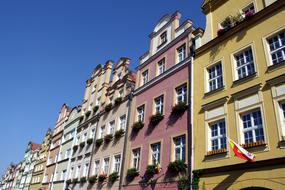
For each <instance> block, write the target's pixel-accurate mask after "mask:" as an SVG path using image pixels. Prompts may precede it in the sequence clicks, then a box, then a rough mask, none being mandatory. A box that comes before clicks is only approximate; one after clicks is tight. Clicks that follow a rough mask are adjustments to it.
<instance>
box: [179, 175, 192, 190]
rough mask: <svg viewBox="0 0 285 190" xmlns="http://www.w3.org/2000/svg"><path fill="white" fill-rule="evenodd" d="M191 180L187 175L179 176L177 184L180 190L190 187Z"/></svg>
mask: <svg viewBox="0 0 285 190" xmlns="http://www.w3.org/2000/svg"><path fill="white" fill-rule="evenodd" d="M189 185H190V184H189V180H188V178H187V176H182V177H179V179H178V182H177V186H178V189H179V190H186V189H188V188H189Z"/></svg>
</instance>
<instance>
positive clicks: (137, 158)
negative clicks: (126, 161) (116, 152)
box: [133, 148, 141, 170]
mask: <svg viewBox="0 0 285 190" xmlns="http://www.w3.org/2000/svg"><path fill="white" fill-rule="evenodd" d="M140 154H141V149H140V148H137V149H134V150H133V167H134V168H136V169H137V170H139V168H140Z"/></svg>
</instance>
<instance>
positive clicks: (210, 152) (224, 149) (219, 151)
mask: <svg viewBox="0 0 285 190" xmlns="http://www.w3.org/2000/svg"><path fill="white" fill-rule="evenodd" d="M224 153H227V149H226V148H220V149H217V150H211V151H208V152H207V156H212V155H216V154H224Z"/></svg>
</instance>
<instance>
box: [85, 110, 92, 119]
mask: <svg viewBox="0 0 285 190" xmlns="http://www.w3.org/2000/svg"><path fill="white" fill-rule="evenodd" d="M90 113H91V111H90V110H88V111H87V112H86V113H85V116H86V118H88V117H89V115H90Z"/></svg>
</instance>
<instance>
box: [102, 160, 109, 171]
mask: <svg viewBox="0 0 285 190" xmlns="http://www.w3.org/2000/svg"><path fill="white" fill-rule="evenodd" d="M105 160H108V168H107V170H108V171H107V172H106V171H105V169H106V162H105ZM109 171H110V157H105V158H103V164H102V172H103V173H104V174H109Z"/></svg>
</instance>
